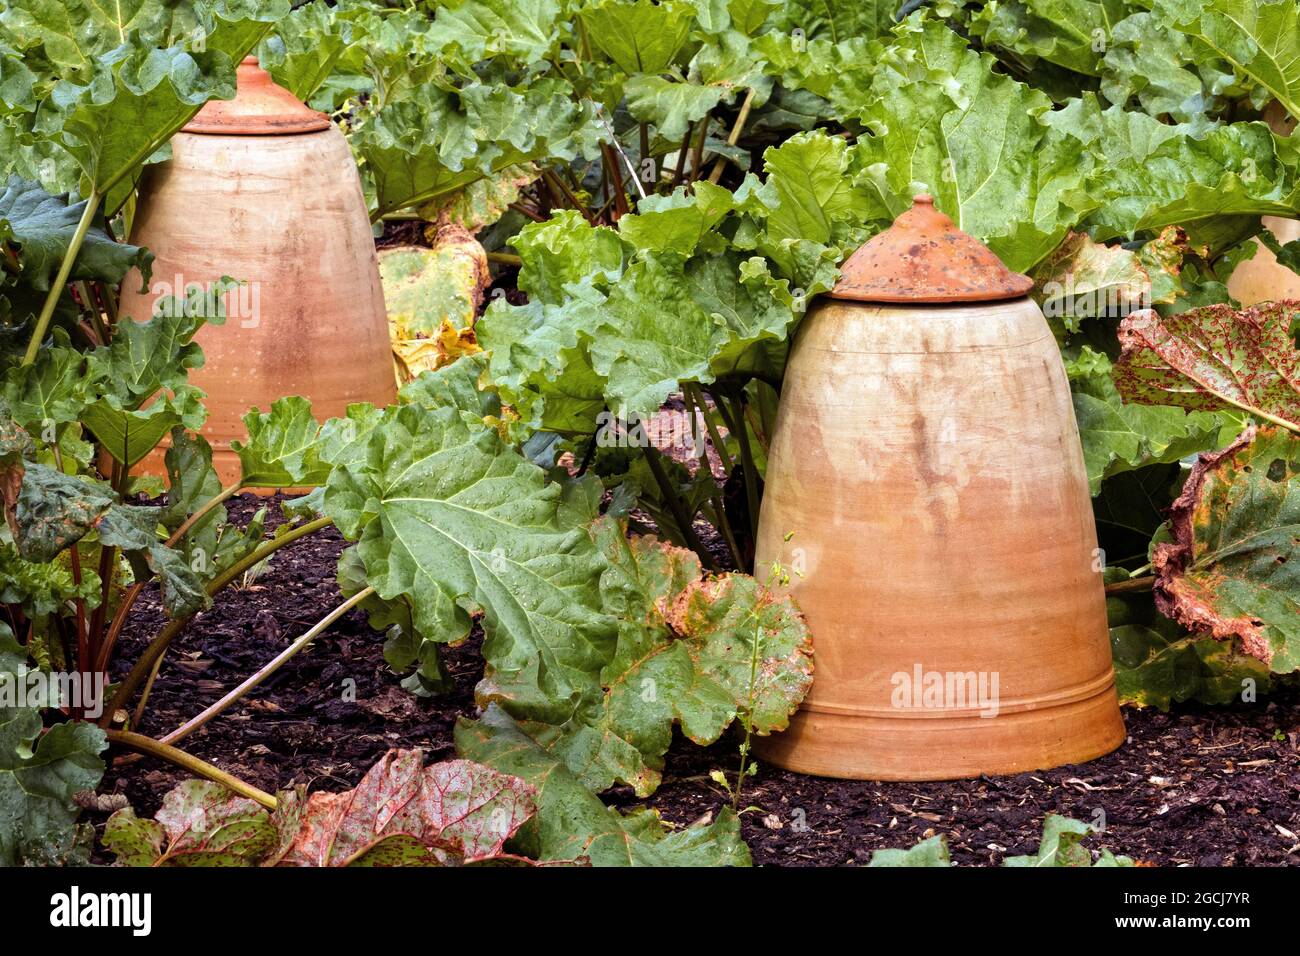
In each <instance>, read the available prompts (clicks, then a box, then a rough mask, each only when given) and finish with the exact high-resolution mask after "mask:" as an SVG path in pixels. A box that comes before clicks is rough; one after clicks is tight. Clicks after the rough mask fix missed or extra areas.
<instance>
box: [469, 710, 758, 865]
mask: <svg viewBox="0 0 1300 956" xmlns="http://www.w3.org/2000/svg"><path fill="white" fill-rule="evenodd" d="M456 750H457V752H459V753H460V754H462V755H463V756H465V757H468V758H469V759H471V760H476V761H478V762H480V763H484V764H487V765H488V766H489V767H492V768H494V769H496V770H499V771H501V772H503V773H508V774H513V775H514V776H517V777H520V778H522V779H523V780H525V781H526V782H528V783H530V784H532V786H533V787H535V788H536V791H537V796H536V800H537V816H536V817H535V818H534V819H533V820H531V821H529V823H528V824H526V825H525V826H524V827H523V828H522V829H521V830H520V831H519V835H518V836H517V837H516V839H515V843H516V844H517V845H518V846H519V849H520V850H521V851H522V852H524V853H526V854H528V855H529V856H532V857H534V858H536V859H538V860H543V861H575V862H576V861H585V862H588V863H590V864H591V865H592V866H748V865H749V864H750V857H749V848H748V847H746V846H745V843H744V841H743V840H741V838H740V821H739V819H738V818H737V817H736V815H735V814H734V813H732V812H731V811H730V809H723V810H722V812H721V813H720V814H719V815H718V818H717V819H716V820H714V821H713V822H712V823H709V824H707V825H702V824H696V825H694V826H690V827H687V828H685V829H681V830H676V831H673V832H667V831H665V829H664V826H663V824H662V823H661V822H660V820H659V817H658V814H656V813H655V812H654V811H653V810H641V811H637V812H635V813H631V814H627V815H624V814H621V813H619V812H618V811H617V810H615V809H612V808H610V807H606V806H605V805H604V804H603V803H601V802H600V799H599V798H598V797H597V796H596V795H595V794H593V793H592V792H591V791H590V790H588V789H587V788H586V787H585V786H583V784H582V783H581V782H580V781H579V780H578V778H577V777H576V776H574V774H573V773H572V772H571V771H570V770H569V768H568V767H567V766H565V763H564V761H563V760H562V759H560V758H559V757H556V756H554V755H552V754H549V753H547V752H546V751H545V750H543V749H542V748H541V747H539V746H538V745H537V744H536V743H535V742H534V741H533V739H532V738H531V737H529V736H528V735H527V734H525V733H524V732H523V731H522V730H520V729H519V728H518V726H516V724H515V722H514V721H513V720H511V719H510V716H509V715H508V714H507V713H506V712H505V711H503V710H501V709H500V708H499V707H497V706H495V705H494V706H491V707H489V708H488V709H487V711H486V712H485V713H484V715H483V717H482V718H481V719H480V720H477V721H468V720H465V719H463V718H462V719H461V721H460V722H459V723H458V724H457V725H456Z"/></svg>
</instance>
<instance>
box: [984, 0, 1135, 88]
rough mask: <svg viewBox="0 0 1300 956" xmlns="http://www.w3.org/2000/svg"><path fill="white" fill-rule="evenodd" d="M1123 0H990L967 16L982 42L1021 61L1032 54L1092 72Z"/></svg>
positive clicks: (1125, 6)
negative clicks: (1000, 48)
mask: <svg viewBox="0 0 1300 956" xmlns="http://www.w3.org/2000/svg"><path fill="white" fill-rule="evenodd" d="M1130 11H1131V7H1130V4H1129V3H1127V2H1126V0H991V2H990V3H987V4H985V5H983V7H982V8H981V9H980V10H979V12H978V13H977V14H976V15H975V16H973V17H971V19H970V28H971V31H972V32H973V33H975V34H976V35H977V36H979V37H980V39H982V40H983V41H984V45H985V46H998V47H1002V48H1004V49H1006V50H1008V51H1010V52H1012V53H1014V54H1015V56H1016V57H1017V59H1019V60H1020V61H1021V62H1022V63H1024V64H1025V65H1027V66H1033V65H1035V64H1036V63H1037V61H1038V60H1045V61H1046V62H1048V63H1052V64H1055V65H1056V66H1059V67H1062V68H1064V69H1067V70H1070V71H1072V72H1074V73H1082V74H1085V75H1091V76H1096V75H1097V74H1098V73H1099V72H1100V68H1101V58H1102V54H1104V53H1105V52H1106V48H1107V41H1108V40H1109V38H1110V36H1111V34H1112V33H1113V31H1114V29H1115V27H1116V26H1117V25H1118V23H1119V22H1120V21H1121V20H1122V19H1123V18H1124V17H1126V16H1127V15H1128V14H1129V13H1130Z"/></svg>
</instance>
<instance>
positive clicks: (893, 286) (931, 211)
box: [827, 194, 1034, 303]
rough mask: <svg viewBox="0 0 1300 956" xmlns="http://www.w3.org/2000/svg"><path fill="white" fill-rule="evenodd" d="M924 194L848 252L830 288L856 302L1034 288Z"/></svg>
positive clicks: (981, 296) (988, 296)
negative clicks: (868, 238) (838, 278)
mask: <svg viewBox="0 0 1300 956" xmlns="http://www.w3.org/2000/svg"><path fill="white" fill-rule="evenodd" d="M1033 284H1034V282H1033V280H1032V279H1030V278H1029V277H1028V276H1023V275H1020V274H1019V273H1016V272H1012V271H1011V270H1010V269H1008V268H1007V267H1006V266H1005V265H1003V263H1002V260H1001V259H999V258H998V257H997V256H996V255H994V254H993V251H992V250H991V249H989V248H988V246H986V245H984V244H983V243H982V242H980V241H979V240H977V239H974V238H972V237H970V236H968V235H966V233H964V232H962V231H961V230H960V229H958V228H957V226H956V225H955V224H954V223H953V221H952V220H951V219H949V218H948V217H947V216H945V215H944V214H943V213H941V212H940V211H939V210H937V209H935V208H934V199H933V197H931V196H927V195H924V194H922V195H920V196H917V197H916V199H914V200H913V202H912V208H911V209H909V210H908V211H907V212H905V213H903V214H902V215H901V216H899V217H898V218H897V219H896V220H894V224H893V225H892V226H890V227H889V228H888V229H886V230H885V231H884V232H882V233H880V235H878V236H875V237H874V238H872V239H871V240H869V241H868V242H867V243H866V244H865V245H863V246H862V248H861V249H859V250H858V251H857V252H855V253H853V255H851V256H849V258H848V259H847V260H846V261H845V263H844V265H843V267H842V268H841V269H840V281H839V282H837V283H836V284H835V288H834V289H832V290H831V291H830V292H829V293H827V294H828V295H829V296H830V297H831V298H833V299H850V300H852V301H855V302H917V303H924V302H931V303H939V302H992V301H997V300H1000V299H1018V298H1020V297H1021V296H1022V295H1024V294H1025V293H1027V292H1028V291H1029V290H1030V289H1031V288H1032V287H1033Z"/></svg>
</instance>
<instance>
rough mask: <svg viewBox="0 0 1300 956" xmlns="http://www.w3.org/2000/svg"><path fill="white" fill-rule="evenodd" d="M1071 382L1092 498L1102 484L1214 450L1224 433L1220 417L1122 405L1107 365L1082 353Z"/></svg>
mask: <svg viewBox="0 0 1300 956" xmlns="http://www.w3.org/2000/svg"><path fill="white" fill-rule="evenodd" d="M1126 321H1127V320H1126ZM1070 379H1071V387H1072V390H1073V393H1074V415H1075V418H1076V420H1077V421H1078V425H1079V437H1080V439H1081V440H1082V442H1083V460H1084V464H1085V466H1086V467H1087V471H1088V483H1089V485H1090V487H1091V490H1092V493H1093V494H1094V495H1095V494H1096V493H1097V492H1098V491H1099V490H1100V488H1101V482H1102V479H1104V478H1109V477H1111V476H1112V475H1118V474H1121V473H1123V472H1126V471H1132V470H1134V469H1137V468H1144V467H1146V466H1147V465H1152V464H1159V463H1168V462H1175V461H1178V460H1180V459H1182V458H1186V457H1187V456H1188V455H1192V454H1195V453H1196V452H1198V451H1204V450H1205V449H1207V448H1212V447H1214V445H1215V444H1216V443H1217V440H1218V435H1219V431H1220V429H1221V428H1222V427H1223V423H1222V420H1221V419H1220V417H1219V416H1218V415H1215V414H1212V413H1209V412H1188V411H1186V410H1184V409H1182V408H1176V407H1173V406H1171V405H1137V404H1131V403H1126V402H1124V400H1123V399H1122V398H1121V397H1120V393H1119V392H1118V391H1117V390H1116V387H1115V384H1116V383H1115V382H1114V380H1113V379H1112V374H1111V365H1110V361H1109V360H1108V359H1107V358H1106V356H1104V355H1101V354H1099V353H1096V352H1092V351H1091V350H1088V349H1087V348H1086V347H1085V351H1084V355H1083V356H1082V357H1081V358H1080V359H1079V360H1078V361H1076V362H1074V363H1071V368H1070Z"/></svg>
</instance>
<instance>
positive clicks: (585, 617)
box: [324, 405, 613, 719]
mask: <svg viewBox="0 0 1300 956" xmlns="http://www.w3.org/2000/svg"><path fill="white" fill-rule="evenodd" d="M324 507H325V513H326V514H328V515H329V516H330V517H332V518H333V519H334V521H335V523H336V524H337V525H338V527H339V529H340V530H341V531H342V532H343V534H344V535H345V536H346V537H348V538H349V539H352V540H356V541H358V546H357V554H358V555H359V556H360V558H361V560H362V562H363V563H364V566H365V570H366V576H367V580H368V582H369V583H370V584H371V585H372V586H373V587H374V588H375V590H376V592H377V593H378V595H379V597H381V598H383V599H384V600H392V599H393V598H396V597H397V596H399V595H405V596H406V597H407V598H409V600H410V601H411V605H412V616H413V624H414V626H415V628H416V629H417V630H418V631H419V633H420V634H421V635H423V636H424V637H425V638H427V639H429V640H433V641H437V642H443V643H445V642H456V641H459V640H461V639H463V638H464V637H465V636H466V635H467V634H468V632H469V625H470V613H471V612H478V611H482V613H483V629H484V632H485V635H486V638H485V643H484V657H485V658H486V659H487V661H488V662H489V665H488V672H487V676H486V677H485V680H487V681H488V682H491V683H493V684H495V685H497V686H498V687H499V688H501V692H502V693H506V694H512V695H513V694H518V695H519V696H520V697H522V698H523V699H526V700H529V701H537V702H543V701H544V702H546V703H545V704H544V705H543V706H544V710H545V711H546V712H547V713H548V715H552V716H556V717H559V715H562V714H564V713H566V712H568V711H570V710H571V709H572V707H573V705H574V702H575V701H576V699H577V698H578V697H579V696H581V695H583V694H587V693H589V692H590V689H591V687H592V685H593V684H594V682H595V680H596V675H597V673H598V672H599V669H600V667H601V666H602V665H603V664H604V662H605V661H606V660H608V658H609V655H610V653H611V650H612V643H613V635H612V633H611V629H610V626H609V623H608V621H607V620H606V619H605V617H604V616H603V615H602V614H601V613H600V611H599V598H598V594H597V587H596V583H597V579H598V576H599V574H600V570H601V560H600V556H599V554H598V553H597V552H596V549H595V547H594V545H593V544H592V542H591V540H590V538H588V536H587V534H586V532H585V530H584V528H583V527H582V525H583V524H584V523H585V521H586V520H590V515H585V516H584V515H581V514H571V513H570V511H569V509H568V508H567V507H566V505H565V502H564V500H563V499H562V496H561V488H560V487H559V486H558V485H555V484H547V483H546V481H545V476H544V474H543V473H542V471H541V470H540V469H539V468H537V467H536V466H534V465H532V464H531V463H529V462H528V461H526V460H525V459H524V458H522V457H521V456H520V455H519V454H518V453H516V452H515V451H514V450H513V449H511V448H509V447H507V446H506V445H505V444H504V443H503V442H502V440H501V437H500V436H499V435H498V434H497V432H496V431H495V430H493V429H489V428H486V427H484V426H483V425H482V424H478V425H474V424H472V423H469V422H467V421H465V418H464V417H463V416H462V414H461V413H460V412H459V411H458V410H456V409H454V408H448V407H443V408H425V407H421V406H418V405H402V406H398V407H392V408H389V409H388V410H386V411H385V412H384V418H383V422H382V425H381V427H379V428H377V429H376V431H375V433H374V435H373V436H372V437H371V439H370V441H369V444H368V446H367V448H366V456H365V458H364V459H363V460H358V461H355V462H349V463H346V464H341V465H338V466H336V467H335V469H334V471H333V473H332V474H331V475H330V478H329V483H328V485H327V486H326V491H325V499H324ZM561 719H562V718H561Z"/></svg>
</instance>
